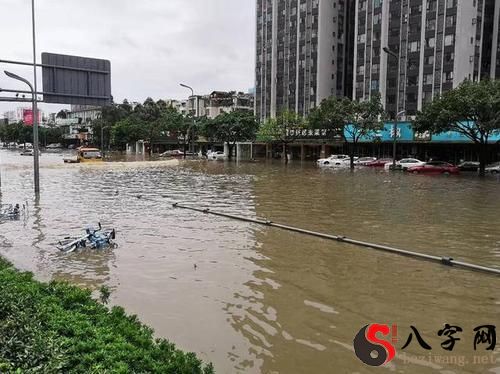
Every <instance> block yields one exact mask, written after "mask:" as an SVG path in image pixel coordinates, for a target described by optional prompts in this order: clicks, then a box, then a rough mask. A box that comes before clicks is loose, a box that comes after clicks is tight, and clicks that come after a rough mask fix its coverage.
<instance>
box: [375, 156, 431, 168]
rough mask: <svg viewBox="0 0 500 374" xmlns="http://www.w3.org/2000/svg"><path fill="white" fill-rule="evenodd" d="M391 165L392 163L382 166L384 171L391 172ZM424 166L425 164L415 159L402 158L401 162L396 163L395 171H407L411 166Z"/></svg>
mask: <svg viewBox="0 0 500 374" xmlns="http://www.w3.org/2000/svg"><path fill="white" fill-rule="evenodd" d="M393 164H394V163H393V162H392V161H391V162H388V163H387V164H385V165H384V169H385V170H391V169H392V165H393ZM424 164H425V162H424V161H420V160H418V159H416V158H402V159H401V160H399V161H397V162H396V169H397V170H403V171H407V170H408V169H409V168H411V167H413V166H422V165H424Z"/></svg>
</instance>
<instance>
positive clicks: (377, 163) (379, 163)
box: [365, 158, 392, 168]
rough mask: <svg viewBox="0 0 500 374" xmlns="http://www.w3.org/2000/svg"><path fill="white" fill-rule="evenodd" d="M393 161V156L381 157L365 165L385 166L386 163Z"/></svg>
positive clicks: (373, 166)
mask: <svg viewBox="0 0 500 374" xmlns="http://www.w3.org/2000/svg"><path fill="white" fill-rule="evenodd" d="M388 163H392V158H379V159H377V160H375V161H372V162H369V163H367V164H365V166H369V167H372V168H383V167H385V164H388Z"/></svg>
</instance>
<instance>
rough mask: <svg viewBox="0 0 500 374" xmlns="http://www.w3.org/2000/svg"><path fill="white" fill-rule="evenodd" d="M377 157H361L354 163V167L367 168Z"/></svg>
mask: <svg viewBox="0 0 500 374" xmlns="http://www.w3.org/2000/svg"><path fill="white" fill-rule="evenodd" d="M376 160H377V158H376V157H360V158H358V159H357V160H355V161H354V165H356V166H366V165H367V164H369V163H370V162H373V161H376Z"/></svg>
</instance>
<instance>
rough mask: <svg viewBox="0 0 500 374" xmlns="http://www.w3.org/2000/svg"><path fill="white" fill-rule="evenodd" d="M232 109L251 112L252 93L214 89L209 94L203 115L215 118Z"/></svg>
mask: <svg viewBox="0 0 500 374" xmlns="http://www.w3.org/2000/svg"><path fill="white" fill-rule="evenodd" d="M234 111H245V112H249V113H253V111H254V95H253V94H249V93H248V94H245V93H243V92H235V91H231V92H223V91H214V92H212V93H211V94H210V95H209V97H208V105H207V107H206V108H205V115H206V116H207V117H208V118H215V117H217V116H218V115H220V114H222V113H230V112H234Z"/></svg>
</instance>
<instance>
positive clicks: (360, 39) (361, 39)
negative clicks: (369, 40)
mask: <svg viewBox="0 0 500 374" xmlns="http://www.w3.org/2000/svg"><path fill="white" fill-rule="evenodd" d="M365 41H366V34H360V35H358V43H364V42H365Z"/></svg>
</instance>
